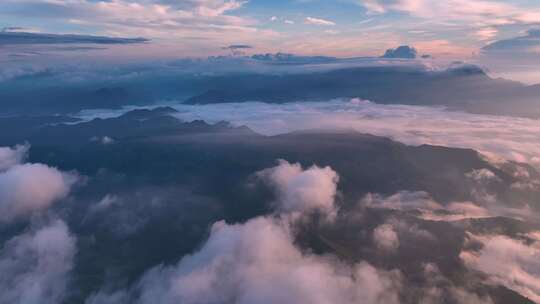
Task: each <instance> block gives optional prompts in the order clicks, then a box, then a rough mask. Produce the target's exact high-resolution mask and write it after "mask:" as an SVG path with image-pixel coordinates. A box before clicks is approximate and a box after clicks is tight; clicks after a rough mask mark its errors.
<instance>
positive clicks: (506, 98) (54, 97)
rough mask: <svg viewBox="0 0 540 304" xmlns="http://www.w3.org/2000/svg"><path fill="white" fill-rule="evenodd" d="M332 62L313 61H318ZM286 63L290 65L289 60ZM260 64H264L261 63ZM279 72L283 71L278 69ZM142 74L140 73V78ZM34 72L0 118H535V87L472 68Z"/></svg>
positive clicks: (15, 86) (16, 86) (1, 87)
mask: <svg viewBox="0 0 540 304" xmlns="http://www.w3.org/2000/svg"><path fill="white" fill-rule="evenodd" d="M306 60H307V59H306V58H304V57H296V56H292V57H291V56H289V55H287V54H281V55H279V54H278V55H274V56H266V55H261V58H258V59H257V61H262V62H266V61H269V62H271V64H272V65H275V64H276V63H277V64H280V65H285V66H286V65H292V66H294V65H298V64H304V63H305V62H306ZM328 60H331V58H326V57H321V58H319V57H317V59H316V61H317V62H325V61H328ZM291 62H292V63H291ZM262 64H264V63H262ZM284 69H285V70H286V69H287V67H285V68H284ZM141 75H144V74H141ZM35 77H40V78H45V79H46V78H47V77H51V76H50V75H46V74H44V75H36V76H31V77H26V78H20V79H17V80H13V81H8V82H4V83H1V84H0V100H2V107H1V108H0V114H3V115H11V114H16V115H18V114H30V115H35V114H39V115H45V114H62V113H63V114H65V113H74V112H78V111H80V110H83V109H98V108H105V109H116V108H120V107H122V106H126V105H148V104H154V103H156V102H158V101H161V100H169V101H170V100H180V101H181V102H185V103H188V104H210V103H229V102H246V101H262V102H267V103H287V102H298V101H300V102H301V101H325V100H329V99H335V98H357V97H358V98H362V99H367V100H370V101H372V102H376V103H382V104H408V105H428V106H429V105H440V106H446V107H448V108H450V109H454V110H463V111H469V112H473V113H481V114H497V115H513V116H524V117H534V118H538V117H540V107H539V106H538V105H539V104H540V85H532V86H527V85H524V84H522V83H519V82H514V81H509V80H505V79H500V78H499V79H494V78H491V77H489V76H488V75H487V74H486V73H485V72H484V71H483V70H482V69H481V68H479V67H477V66H474V65H460V66H456V67H451V68H448V69H446V70H430V69H427V68H425V67H423V66H420V65H389V66H381V65H378V66H370V67H354V68H339V65H338V66H337V67H336V68H335V69H328V68H326V69H323V70H312V69H306V72H295V73H283V72H282V73H279V74H278V73H263V72H226V73H218V74H212V73H207V74H186V73H184V74H178V73H177V74H174V73H173V74H168V75H160V74H156V75H153V74H152V73H150V74H149V75H146V76H136V77H129V78H126V79H124V78H118V79H114V78H113V80H111V81H108V82H107V83H76V84H71V83H66V84H64V83H60V84H58V83H57V82H55V81H50V83H49V82H47V81H42V82H41V83H40V84H39V85H36V84H34V83H35V81H34V80H33V79H34V78H35Z"/></svg>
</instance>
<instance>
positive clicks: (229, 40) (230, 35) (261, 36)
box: [0, 0, 540, 58]
mask: <svg viewBox="0 0 540 304" xmlns="http://www.w3.org/2000/svg"><path fill="white" fill-rule="evenodd" d="M8 27H20V28H22V29H18V30H21V31H34V32H44V33H76V34H92V35H106V36H114V37H145V38H149V39H151V40H152V43H151V44H147V45H146V46H145V48H131V49H130V52H131V53H133V54H143V53H146V54H148V53H150V54H153V55H155V56H206V55H215V54H220V53H223V51H222V50H221V47H222V46H225V45H229V44H249V45H253V46H254V49H253V52H277V51H282V52H292V53H298V54H324V55H334V56H341V57H348V56H369V55H377V54H380V53H381V52H383V51H384V50H385V49H386V48H390V47H395V46H397V45H401V44H409V45H413V46H415V47H416V48H418V49H419V51H420V53H429V54H432V55H435V56H438V57H441V58H446V57H448V58H470V57H474V56H476V55H478V53H479V52H480V50H481V48H482V47H483V46H485V45H488V44H489V43H492V42H494V41H497V40H501V39H507V38H512V37H518V36H523V35H526V33H527V31H528V30H531V29H535V28H538V27H540V1H531V0H529V1H526V0H506V1H500V0H441V1H435V0H334V1H330V0H273V1H268V0H246V1H241V0H183V1H182V0H135V1H128V0H106V1H99V0H2V1H1V2H0V28H8ZM152 48H153V50H154V51H152V52H149V49H152ZM527 52H529V53H533V54H537V53H540V43H538V47H532V48H531V49H529V50H527Z"/></svg>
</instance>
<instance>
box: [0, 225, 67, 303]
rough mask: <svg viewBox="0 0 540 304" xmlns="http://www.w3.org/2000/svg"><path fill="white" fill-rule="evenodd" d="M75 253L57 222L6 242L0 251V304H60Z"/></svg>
mask: <svg viewBox="0 0 540 304" xmlns="http://www.w3.org/2000/svg"><path fill="white" fill-rule="evenodd" d="M75 250H76V248H75V238H74V237H73V236H71V234H70V233H69V231H68V228H67V226H66V224H65V223H64V222H62V221H60V220H56V221H53V222H52V223H50V224H49V225H47V226H45V227H42V228H40V229H38V230H35V231H30V232H26V233H23V234H21V235H18V236H15V237H14V238H12V239H10V240H8V241H7V242H6V243H5V244H4V246H3V248H2V249H1V250H0V274H1V275H0V303H6V304H7V303H21V304H22V303H24V304H57V303H62V300H63V299H64V297H65V295H66V287H67V283H68V280H69V273H70V271H71V269H72V267H73V258H74V255H75Z"/></svg>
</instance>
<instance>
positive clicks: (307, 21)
mask: <svg viewBox="0 0 540 304" xmlns="http://www.w3.org/2000/svg"><path fill="white" fill-rule="evenodd" d="M304 23H305V24H314V25H326V26H333V25H336V23H335V22H333V21H330V20H326V19H321V18H314V17H306V19H305V20H304Z"/></svg>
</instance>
